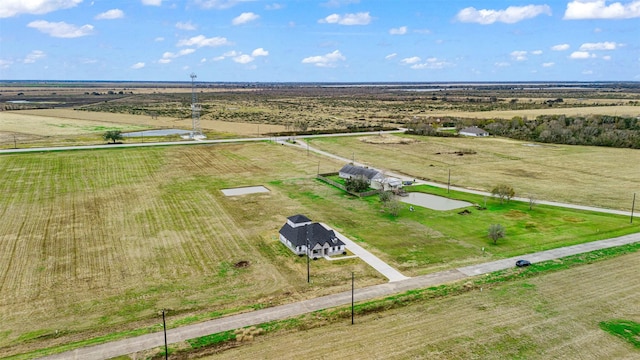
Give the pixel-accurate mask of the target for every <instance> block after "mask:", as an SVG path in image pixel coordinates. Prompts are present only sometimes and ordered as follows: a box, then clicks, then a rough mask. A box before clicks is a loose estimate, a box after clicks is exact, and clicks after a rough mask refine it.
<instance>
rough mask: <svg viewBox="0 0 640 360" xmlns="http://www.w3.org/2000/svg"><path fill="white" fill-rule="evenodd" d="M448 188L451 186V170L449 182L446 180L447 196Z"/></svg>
mask: <svg viewBox="0 0 640 360" xmlns="http://www.w3.org/2000/svg"><path fill="white" fill-rule="evenodd" d="M450 186H451V169H449V180H447V194H448V193H449V187H450Z"/></svg>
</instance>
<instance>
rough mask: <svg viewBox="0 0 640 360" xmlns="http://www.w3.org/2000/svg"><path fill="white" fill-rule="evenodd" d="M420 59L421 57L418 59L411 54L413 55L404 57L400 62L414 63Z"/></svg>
mask: <svg viewBox="0 0 640 360" xmlns="http://www.w3.org/2000/svg"><path fill="white" fill-rule="evenodd" d="M420 60H422V59H420V58H419V57H417V56H413V57H410V58H404V59H402V60H400V62H401V63H403V64H416V63H418V62H420Z"/></svg>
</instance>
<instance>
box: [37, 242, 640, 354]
mask: <svg viewBox="0 0 640 360" xmlns="http://www.w3.org/2000/svg"><path fill="white" fill-rule="evenodd" d="M636 242H640V233H637V234H631V235H626V236H621V237H618V238H613V239H608V240H601V241H594V242H591V243H586V244H580V245H574V246H568V247H564V248H559V249H553V250H547V251H541V252H537V253H532V254H528V255H523V256H519V257H517V258H516V257H513V258H509V259H502V260H497V261H492V262H488V263H483V264H478V265H472V266H466V267H462V268H458V269H453V270H447V271H441V272H438V273H433V274H429V275H423V276H416V277H412V278H406V279H404V280H398V281H392V282H388V283H385V284H380V285H374V286H369V287H365V288H360V289H356V290H355V291H354V301H356V302H360V301H365V300H371V299H376V298H381V297H385V296H389V295H393V294H397V293H402V292H405V291H408V290H412V289H419V288H426V287H431V286H438V285H442V284H446V283H449V282H453V281H457V280H461V279H465V278H469V277H473V276H478V275H483V274H488V273H491V272H494V271H498V270H503V269H508V268H511V267H513V266H514V263H515V261H516V260H517V259H521V258H526V259H527V260H529V261H531V262H532V263H536V262H540V261H547V260H553V259H557V258H561V257H565V256H570V255H575V254H580V253H584V252H589V251H594V250H599V249H606V248H610V247H616V246H620V245H624V244H631V243H636ZM350 303H351V291H345V292H341V293H337V294H333V295H327V296H323V297H319V298H315V299H310V300H305V301H299V302H295V303H291V304H286V305H280V306H274V307H271V308H266V309H261V310H256V311H252V312H248V313H243V314H238V315H232V316H227V317H223V318H220V319H215V320H209V321H205V322H202V323H198V324H193V325H188V326H183V327H179V328H175V329H169V330H167V342H168V343H169V344H173V343H177V342H181V341H185V340H188V339H193V338H197V337H201V336H205V335H210V334H215V333H219V332H222V331H227V330H234V329H238V328H242V327H246V326H252V325H258V324H262V323H265V322H269V321H275V320H282V319H287V318H291V317H295V316H299V315H303V314H307V313H310V312H313V311H317V310H322V309H327V308H332V307H338V306H345V305H349V304H350ZM163 345H164V335H163V333H162V332H157V333H153V334H147V335H142V336H138V337H133V338H129V339H123V340H118V341H114V342H110V343H105V344H101V345H95V346H91V347H85V348H80V349H76V350H73V351H69V352H65V353H60V354H56V355H51V356H47V357H44V358H42V359H47V360H54V359H65V360H66V359H73V360H75V359H78V360H80V359H82V360H94V359H95V360H98V359H110V358H113V357H117V356H121V355H128V354H133V353H136V352H139V351H143V350H148V349H152V348H155V347H161V346H163Z"/></svg>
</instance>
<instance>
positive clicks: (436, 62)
mask: <svg viewBox="0 0 640 360" xmlns="http://www.w3.org/2000/svg"><path fill="white" fill-rule="evenodd" d="M448 66H451V64H450V63H448V62H446V61H443V60H440V59H438V58H428V59H427V60H426V61H425V62H422V63H419V64H413V65H411V68H412V69H414V70H423V69H443V68H445V67H448Z"/></svg>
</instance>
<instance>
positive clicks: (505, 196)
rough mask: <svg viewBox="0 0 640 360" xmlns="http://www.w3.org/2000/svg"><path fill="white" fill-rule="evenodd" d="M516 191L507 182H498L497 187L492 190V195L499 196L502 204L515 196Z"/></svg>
mask: <svg viewBox="0 0 640 360" xmlns="http://www.w3.org/2000/svg"><path fill="white" fill-rule="evenodd" d="M515 194H516V192H515V191H514V190H513V188H512V187H511V186H509V185H507V184H498V185H496V187H494V188H493V190H491V195H493V196H497V197H498V198H500V204H502V203H503V202H504V201H505V200H506V201H507V202H509V200H511V198H512V197H514V196H515Z"/></svg>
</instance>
